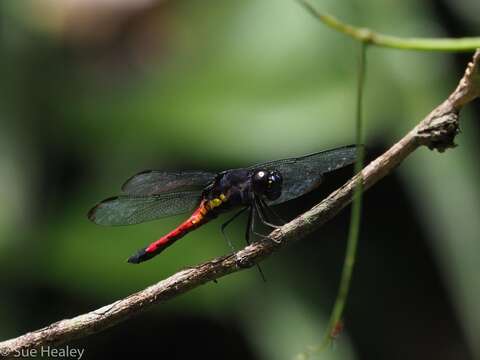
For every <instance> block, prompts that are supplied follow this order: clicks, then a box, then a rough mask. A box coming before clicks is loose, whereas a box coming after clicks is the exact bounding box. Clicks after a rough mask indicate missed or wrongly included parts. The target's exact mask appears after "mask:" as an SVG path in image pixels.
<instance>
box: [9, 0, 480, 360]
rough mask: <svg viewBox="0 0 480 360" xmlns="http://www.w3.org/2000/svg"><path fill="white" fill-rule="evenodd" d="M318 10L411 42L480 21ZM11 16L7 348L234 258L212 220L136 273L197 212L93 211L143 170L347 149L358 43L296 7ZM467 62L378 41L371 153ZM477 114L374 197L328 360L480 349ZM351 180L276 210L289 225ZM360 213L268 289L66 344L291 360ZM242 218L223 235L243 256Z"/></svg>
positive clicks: (445, 11)
mask: <svg viewBox="0 0 480 360" xmlns="http://www.w3.org/2000/svg"><path fill="white" fill-rule="evenodd" d="M316 5H317V6H318V8H319V9H322V10H326V11H329V12H330V13H332V14H335V15H336V16H338V17H339V18H341V19H343V20H345V21H347V22H350V23H352V24H357V25H361V26H368V27H371V28H373V29H376V30H378V31H381V32H385V33H390V34H396V35H400V36H434V37H437V36H474V35H477V36H478V34H479V32H480V31H479V30H480V20H479V17H478V16H477V15H478V13H479V12H480V2H478V1H476V0H462V1H454V0H428V1H423V2H418V1H413V0H407V1H402V2H400V1H393V0H388V1H378V0H377V1H375V0H363V1H358V0H357V1H343V2H339V1H333V0H327V1H317V2H316ZM0 26H1V32H0V36H1V37H0V69H1V74H2V76H1V81H0V91H1V96H0V264H1V271H0V287H1V289H2V290H1V296H0V338H1V339H8V338H11V337H15V336H18V335H20V334H22V333H24V332H26V331H30V330H34V329H36V328H39V327H42V326H45V325H47V324H49V323H51V322H54V321H57V320H60V319H63V318H67V317H72V316H75V315H77V314H79V313H82V312H85V311H89V310H93V309H95V308H97V307H100V306H102V305H104V304H107V303H109V302H112V301H114V300H116V299H118V298H122V297H124V296H126V295H128V294H130V293H131V292H134V291H138V290H140V289H142V288H144V287H146V286H148V285H150V284H153V283H155V282H156V281H159V280H161V279H163V278H165V277H167V276H169V275H170V274H172V273H174V272H175V271H177V270H179V269H181V268H183V267H186V266H190V265H194V264H197V263H199V262H202V261H205V260H208V259H210V258H212V257H214V256H219V255H222V254H225V253H227V252H228V251H229V248H228V246H227V245H226V244H225V242H224V241H223V239H222V237H221V234H220V230H219V227H220V224H221V220H222V219H220V220H217V221H215V222H212V223H210V224H209V225H208V226H205V227H203V228H201V229H199V230H198V231H195V232H194V233H192V234H190V235H188V236H187V237H186V238H184V239H182V240H181V241H179V242H178V243H177V244H175V246H172V247H171V248H169V249H168V251H166V252H165V253H163V254H162V255H161V256H159V257H157V258H155V259H154V260H152V261H149V262H147V263H144V264H142V265H140V266H132V265H130V264H127V263H126V261H125V260H126V258H127V257H128V256H129V255H131V254H132V253H133V252H134V251H136V250H137V249H138V248H141V247H143V246H145V245H146V244H148V243H149V242H151V241H152V240H155V239H157V238H158V237H160V236H161V235H163V234H164V233H166V232H167V231H169V230H170V229H172V228H173V227H174V226H175V225H177V224H178V223H179V222H180V221H182V219H183V218H184V216H183V217H182V216H179V217H174V218H169V219H164V220H160V221H156V222H152V223H147V224H142V225H137V226H131V227H121V228H105V227H99V226H96V225H94V224H92V223H90V222H89V221H88V220H87V219H86V216H85V215H86V213H87V211H88V210H89V208H90V207H91V206H93V205H94V204H95V203H96V202H98V201H99V200H101V199H103V198H105V197H108V196H112V195H115V194H116V193H118V191H119V187H120V185H121V184H122V183H123V181H124V180H125V179H126V178H128V177H129V176H131V175H132V174H134V173H136V172H138V171H140V170H144V169H150V168H153V169H207V170H212V171H218V170H223V169H227V168H232V167H238V166H246V165H250V164H253V163H255V162H260V161H264V160H271V159H276V158H282V157H290V156H295V155H302V154H305V153H309V152H315V151H319V150H322V149H326V148H330V147H334V146H340V145H344V144H350V143H352V142H353V141H354V99H355V87H356V76H357V73H356V69H357V62H356V59H357V53H358V51H357V50H358V44H356V43H355V42H353V41H352V40H350V39H348V38H345V37H344V36H342V35H340V34H337V33H335V32H332V31H331V30H329V29H326V28H325V27H323V26H322V25H320V24H319V23H318V22H317V20H316V19H314V18H312V16H311V15H310V14H308V13H307V12H306V11H305V10H304V9H303V8H302V7H301V6H299V5H298V4H297V3H296V2H295V1H293V0H277V1H273V0H264V1H258V0H257V1H254V0H245V1H220V0H207V1H205V0H203V1H200V0H188V1H183V0H182V1H170V2H158V1H151V0H142V1H139V0H136V1H133V0H118V1H100V0H70V1H62V0H23V1H15V0H3V1H2V2H1V3H0ZM469 57H470V54H462V55H458V54H457V55H456V54H441V53H414V52H401V51H395V50H385V49H376V48H372V49H370V51H369V53H368V76H367V88H366V99H365V108H366V110H365V119H366V121H365V122H366V129H365V131H366V137H367V139H366V144H367V149H368V158H369V159H372V158H373V157H374V156H375V155H378V154H380V153H381V152H382V151H383V150H385V149H386V148H387V147H388V146H389V145H391V144H392V143H393V142H394V141H395V140H396V139H398V138H399V137H400V136H402V135H403V134H404V133H406V132H407V131H408V130H409V129H410V128H411V127H412V126H414V124H416V123H417V122H418V121H419V120H420V119H421V118H422V117H423V116H424V115H425V114H427V113H428V112H429V111H430V110H431V109H432V108H433V107H434V106H436V105H437V104H438V103H439V102H441V101H443V99H444V98H445V97H446V95H447V94H448V93H449V92H450V91H451V90H452V89H453V87H454V86H455V85H456V83H457V81H458V79H459V77H460V76H461V74H462V73H463V69H464V66H465V64H466V62H467V61H468V59H469ZM479 110H480V109H479V106H478V102H477V104H476V105H470V106H469V107H468V109H466V110H465V112H464V113H463V114H462V115H463V116H462V133H461V134H460V135H459V136H458V137H457V143H458V145H459V146H458V147H457V148H456V149H454V150H449V151H447V152H446V153H445V154H441V155H439V154H437V153H433V152H431V151H429V150H427V149H420V150H419V151H418V152H416V153H415V154H414V155H413V156H412V157H411V158H409V159H408V161H406V162H405V163H404V164H402V166H401V167H400V168H399V169H398V170H397V171H395V173H394V174H392V175H391V176H389V177H388V178H386V179H385V180H384V181H382V182H380V183H379V184H378V186H376V187H374V188H373V189H371V190H369V192H368V193H367V194H366V197H365V200H364V204H365V205H364V212H363V223H362V232H361V239H360V249H359V258H358V265H357V268H356V270H355V274H354V278H353V287H352V291H351V295H350V298H349V302H348V307H347V310H346V316H345V330H344V332H343V333H342V334H341V336H340V337H339V339H338V341H337V342H336V346H335V349H333V350H332V349H330V350H328V351H327V352H326V353H324V354H323V355H322V358H326V359H369V360H372V359H425V358H435V359H473V358H480V343H479V342H478V333H480V280H479V277H478V260H479V259H480V241H479V240H480V239H479V237H480V236H479V234H480V222H479V221H478V220H479V216H480V190H479V186H478V185H479V179H480V163H479V161H478V151H479V145H478V144H479V140H480V126H479V123H478V120H479V114H480V111H479ZM476 154H477V155H476ZM475 156H477V157H475ZM351 172H352V169H351V168H350V169H344V170H342V171H339V172H337V173H336V174H332V176H330V177H328V179H327V181H326V182H325V184H324V186H323V187H322V188H321V189H319V190H318V191H315V192H313V193H312V194H309V195H308V196H305V197H303V198H301V199H298V200H295V201H293V202H290V203H288V204H284V205H283V206H281V207H280V208H279V210H278V211H279V212H280V213H281V214H282V215H283V216H284V217H286V218H293V217H294V216H295V215H296V214H299V213H300V212H301V211H304V210H306V209H308V208H309V207H310V206H312V205H313V204H315V203H316V202H318V201H320V200H321V198H322V197H324V196H326V195H327V194H328V193H329V192H330V191H332V190H333V189H335V187H337V186H339V185H341V184H342V183H343V182H344V181H345V180H346V179H347V178H348V177H349V176H350V175H351ZM348 220H349V212H348V211H344V212H343V213H342V214H341V215H340V216H339V217H337V218H336V219H334V220H333V221H331V222H330V223H328V224H327V225H326V226H324V227H323V228H322V229H320V230H319V231H317V232H316V233H315V234H314V235H312V236H310V237H309V238H308V239H306V240H305V241H302V242H300V243H298V244H295V245H293V246H291V247H289V248H288V249H285V250H283V251H282V252H280V253H278V254H275V255H274V256H272V257H270V258H269V259H267V260H266V261H265V262H263V263H262V266H263V269H264V272H265V274H266V277H267V279H268V281H267V282H266V283H263V282H262V280H261V278H260V276H259V275H258V273H257V272H256V271H255V270H248V271H243V272H240V273H236V274H233V275H231V276H228V277H225V278H222V279H220V281H219V282H218V284H213V283H212V284H207V285H205V286H202V287H201V288H199V289H196V290H194V291H191V292H189V293H188V294H185V295H183V296H181V297H179V298H177V299H174V300H172V301H170V302H168V303H167V304H162V305H158V306H155V307H154V309H153V310H150V311H148V312H147V313H145V314H142V315H140V316H138V317H137V318H135V319H134V320H130V321H127V322H124V323H122V324H120V325H118V326H116V327H114V328H113V329H110V330H107V331H105V332H103V333H100V334H96V335H93V336H90V337H88V338H84V339H81V340H79V341H76V342H75V343H73V346H76V347H80V348H85V351H86V354H85V357H84V358H86V359H103V358H106V357H111V358H113V357H115V356H120V354H123V355H126V356H139V357H147V356H148V357H150V356H155V357H157V358H168V359H187V358H199V357H209V358H215V359H217V358H218V359H225V358H228V359H291V358H292V357H293V356H294V355H295V354H297V353H298V352H300V351H303V350H304V349H305V347H306V346H308V345H311V344H318V343H319V342H320V339H321V337H322V335H323V331H324V329H325V328H326V320H327V319H328V315H329V311H330V309H331V306H332V303H333V300H334V297H335V293H336V291H337V286H338V281H339V275H340V269H341V264H342V261H343V252H344V247H345V240H346V234H347V231H348ZM244 226H245V219H242V220H239V221H237V222H235V223H234V225H232V227H231V228H230V230H229V234H230V237H231V238H233V239H234V241H235V245H236V247H237V248H241V247H242V246H243V234H244Z"/></svg>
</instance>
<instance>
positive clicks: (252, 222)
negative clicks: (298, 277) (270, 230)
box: [245, 206, 267, 282]
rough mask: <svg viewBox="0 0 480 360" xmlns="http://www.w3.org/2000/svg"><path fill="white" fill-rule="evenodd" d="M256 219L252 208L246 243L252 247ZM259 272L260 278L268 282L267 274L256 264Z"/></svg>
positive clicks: (249, 215) (249, 214)
mask: <svg viewBox="0 0 480 360" xmlns="http://www.w3.org/2000/svg"><path fill="white" fill-rule="evenodd" d="M254 217H255V210H254V208H253V206H252V207H250V211H249V213H248V221H247V228H246V231H245V241H246V242H247V244H248V245H250V234H251V233H253V234H256V233H255V231H254V225H255V224H254ZM256 265H257V269H258V272H259V273H260V276H261V277H262V280H263V282H267V278H266V277H265V274H264V273H263V271H262V268H261V267H260V264H256Z"/></svg>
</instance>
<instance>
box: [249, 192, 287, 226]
mask: <svg viewBox="0 0 480 360" xmlns="http://www.w3.org/2000/svg"><path fill="white" fill-rule="evenodd" d="M254 202H255V208H256V210H257V213H258V217H259V218H260V221H261V222H262V223H263V224H264V225H266V226H268V227H271V228H273V229H278V228H279V227H281V226H279V225H275V224H272V223H270V222H268V221H267V220H266V219H265V215H264V214H263V212H262V210H263V209H262V206H261V205H260V202H259V200H258V199H257V198H255V199H254Z"/></svg>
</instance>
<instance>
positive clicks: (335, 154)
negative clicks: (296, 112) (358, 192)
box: [252, 145, 357, 205]
mask: <svg viewBox="0 0 480 360" xmlns="http://www.w3.org/2000/svg"><path fill="white" fill-rule="evenodd" d="M356 154H357V148H356V146H355V145H350V146H343V147H340V148H335V149H331V150H325V151H321V152H318V153H314V154H310V155H305V156H301V157H297V158H290V159H283V160H276V161H270V162H267V163H263V164H258V165H255V166H254V167H252V168H253V169H266V170H277V171H279V172H280V174H281V175H282V178H283V184H282V194H281V195H280V197H279V198H278V199H276V200H274V201H272V202H270V204H271V205H276V204H281V203H283V202H285V201H289V200H292V199H295V198H297V197H299V196H302V195H303V194H306V193H308V192H310V191H312V190H313V189H315V188H316V187H318V186H319V185H320V183H321V182H322V178H323V175H324V174H326V173H328V172H331V171H334V170H337V169H340V168H342V167H344V166H347V165H350V164H352V163H354V162H355V159H356Z"/></svg>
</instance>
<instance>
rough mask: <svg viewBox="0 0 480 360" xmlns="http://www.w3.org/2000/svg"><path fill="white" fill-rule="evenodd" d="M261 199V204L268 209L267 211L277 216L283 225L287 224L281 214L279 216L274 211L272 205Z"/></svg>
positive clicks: (274, 216)
mask: <svg viewBox="0 0 480 360" xmlns="http://www.w3.org/2000/svg"><path fill="white" fill-rule="evenodd" d="M259 200H260V205H261V206H262V207H263V209H266V210H267V212H269V213H270V215H272V217H273V218H275V220H277V221H278V222H280V223H281V224H282V225H285V224H286V223H287V222H286V221H285V220H283V219H282V218H281V217H280V216H278V214H277V213H276V212H275V211H273V209H272V208H271V206H269V205H268V204H267V203H266V202H265V201H264V200H263V199H259Z"/></svg>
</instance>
